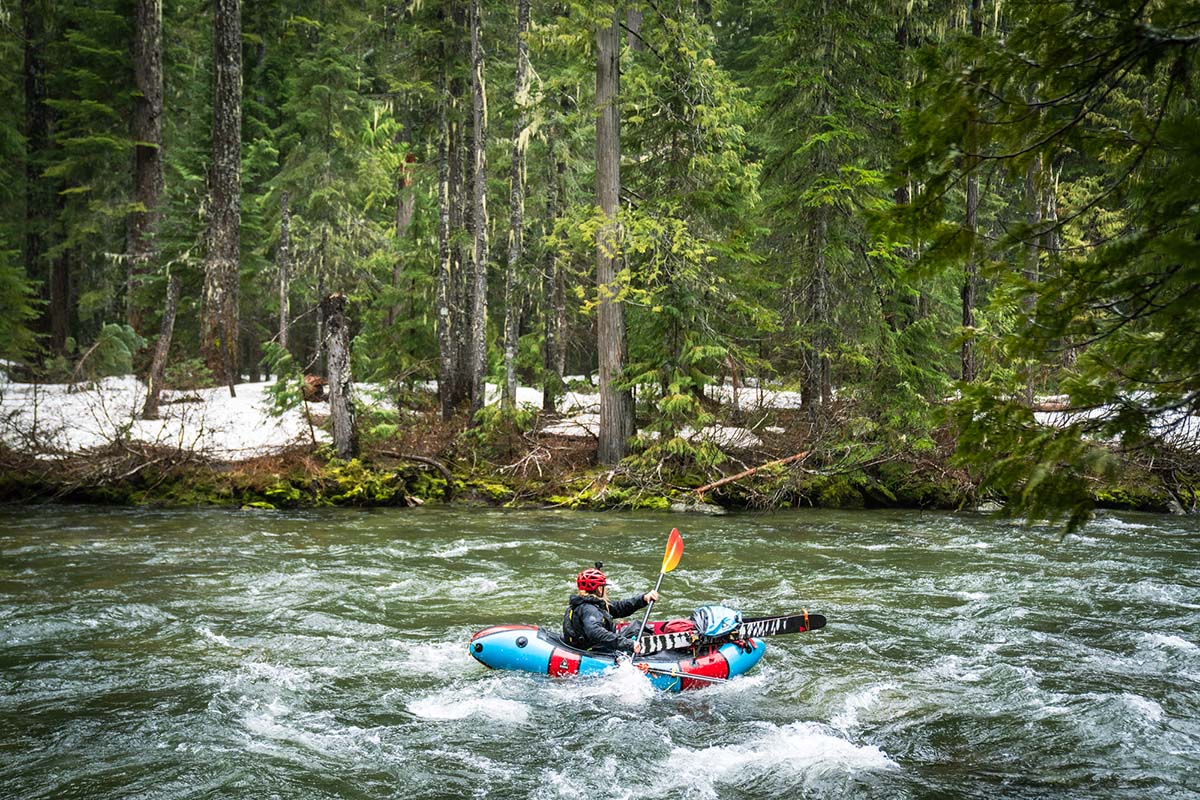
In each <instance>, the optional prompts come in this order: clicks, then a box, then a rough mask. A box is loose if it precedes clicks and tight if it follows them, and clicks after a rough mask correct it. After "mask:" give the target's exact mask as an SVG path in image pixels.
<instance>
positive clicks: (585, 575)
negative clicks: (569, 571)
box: [575, 569, 608, 592]
mask: <svg viewBox="0 0 1200 800" xmlns="http://www.w3.org/2000/svg"><path fill="white" fill-rule="evenodd" d="M606 583H608V576H606V575H605V574H604V573H603V572H601V571H600V570H598V569H585V570H584V571H583V572H581V573H579V574H578V575H576V576H575V585H576V586H578V587H579V588H580V589H582V590H583V591H585V592H594V591H597V590H598V589H600V588H601V587H602V586H604V585H605V584H606Z"/></svg>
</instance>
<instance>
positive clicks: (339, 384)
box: [321, 294, 358, 459]
mask: <svg viewBox="0 0 1200 800" xmlns="http://www.w3.org/2000/svg"><path fill="white" fill-rule="evenodd" d="M321 308H322V310H323V312H324V316H325V323H326V326H327V329H328V333H327V336H326V346H325V350H326V351H327V352H328V353H329V378H328V382H329V421H330V423H331V425H332V427H333V448H334V450H335V451H336V452H337V455H338V458H344V459H351V458H356V457H357V456H358V424H357V422H356V421H355V418H354V398H353V396H352V393H351V390H352V388H353V378H352V377H351V375H350V326H349V324H348V323H347V320H346V295H344V294H331V295H329V296H328V297H325V298H322V300H321Z"/></svg>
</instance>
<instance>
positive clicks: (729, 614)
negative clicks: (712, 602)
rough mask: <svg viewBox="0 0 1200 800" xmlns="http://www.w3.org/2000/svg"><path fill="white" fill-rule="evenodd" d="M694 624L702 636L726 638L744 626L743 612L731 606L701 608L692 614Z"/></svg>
mask: <svg viewBox="0 0 1200 800" xmlns="http://www.w3.org/2000/svg"><path fill="white" fill-rule="evenodd" d="M692 622H694V623H696V633H698V634H700V635H701V636H708V637H716V636H724V635H725V634H727V633H729V632H731V631H733V630H735V629H736V628H737V627H738V626H739V625H741V624H742V612H740V611H737V610H735V609H732V608H730V607H729V606H700V607H699V608H697V609H696V610H695V611H693V612H692Z"/></svg>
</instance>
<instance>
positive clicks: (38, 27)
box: [21, 0, 54, 333]
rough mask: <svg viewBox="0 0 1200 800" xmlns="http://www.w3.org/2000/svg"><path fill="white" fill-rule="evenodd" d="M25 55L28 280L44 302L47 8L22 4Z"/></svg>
mask: <svg viewBox="0 0 1200 800" xmlns="http://www.w3.org/2000/svg"><path fill="white" fill-rule="evenodd" d="M21 18H22V22H23V25H24V36H25V53H24V62H25V63H24V73H25V74H24V78H25V253H24V257H25V277H27V278H28V279H29V280H30V281H31V282H34V283H36V284H40V285H41V286H42V287H43V288H42V299H43V300H48V299H49V294H48V289H49V281H47V280H46V277H47V273H46V263H45V260H46V249H47V248H46V222H47V220H49V219H51V218H53V216H54V213H53V209H52V206H53V202H52V200H51V198H52V196H53V193H52V192H50V191H48V181H47V180H46V179H45V178H43V177H42V168H43V164H42V159H43V158H44V156H45V152H46V149H47V147H49V144H50V109H49V107H47V105H46V64H45V45H46V42H45V38H46V26H47V25H48V24H49V21H48V20H47V18H46V4H45V3H43V2H38V0H21ZM38 328H39V329H40V332H42V333H49V331H50V318H49V315H48V309H47V311H46V312H44V313H43V315H42V316H41V318H40V319H39V320H38Z"/></svg>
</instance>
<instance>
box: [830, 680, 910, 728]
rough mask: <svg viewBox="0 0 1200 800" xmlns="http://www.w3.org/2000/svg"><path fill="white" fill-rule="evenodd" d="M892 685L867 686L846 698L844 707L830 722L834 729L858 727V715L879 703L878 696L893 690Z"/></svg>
mask: <svg viewBox="0 0 1200 800" xmlns="http://www.w3.org/2000/svg"><path fill="white" fill-rule="evenodd" d="M895 686H896V685H895V684H893V683H880V684H876V685H875V686H868V687H867V688H865V689H862V690H860V691H858V692H855V693H854V694H852V695H850V696H849V697H847V698H846V703H845V707H844V708H843V709H842V710H841V711H840V712H838V713H837V714H835V715H834V716H833V719H832V720H830V724H832V725H833V726H834V727H835V728H838V729H839V730H843V731H848V730H850V729H851V728H857V727H858V716H859V713H860V712H862V711H864V710H866V709H868V708H870V707H871V706H874V705H877V704H878V703H879V695H880V694H882V693H883V692H884V691H886V690H888V689H893V688H895Z"/></svg>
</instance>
